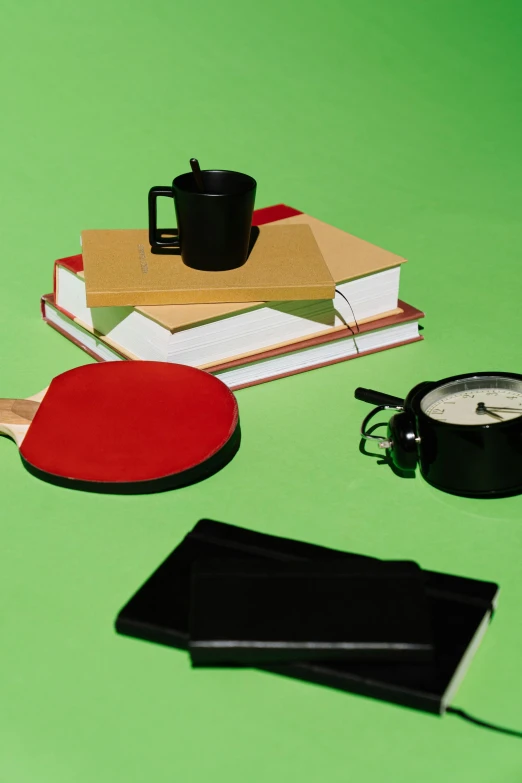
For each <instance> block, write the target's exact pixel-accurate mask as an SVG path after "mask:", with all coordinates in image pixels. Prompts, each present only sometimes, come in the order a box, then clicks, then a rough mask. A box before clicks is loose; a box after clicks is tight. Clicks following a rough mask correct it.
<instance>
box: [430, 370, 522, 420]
mask: <svg viewBox="0 0 522 783" xmlns="http://www.w3.org/2000/svg"><path fill="white" fill-rule="evenodd" d="M420 407H421V410H422V411H423V412H424V413H425V414H426V415H427V416H429V417H430V418H431V419H435V420H437V421H444V422H447V423H448V424H463V425H470V424H500V423H501V422H503V421H509V420H510V419H515V418H517V417H518V416H522V381H519V380H515V379H514V378H504V377H503V376H501V375H482V376H480V377H476V378H473V377H471V378H462V379H461V380H456V381H451V382H450V383H446V384H444V385H443V386H439V387H437V388H436V389H433V390H432V391H430V392H428V394H426V396H425V397H423V398H422V400H421V403H420Z"/></svg>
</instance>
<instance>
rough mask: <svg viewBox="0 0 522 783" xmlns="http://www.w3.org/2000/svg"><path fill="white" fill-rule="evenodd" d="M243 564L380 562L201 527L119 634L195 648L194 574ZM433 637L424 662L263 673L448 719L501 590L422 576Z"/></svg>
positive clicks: (295, 666)
mask: <svg viewBox="0 0 522 783" xmlns="http://www.w3.org/2000/svg"><path fill="white" fill-rule="evenodd" d="M207 558H208V559H227V558H241V559H245V560H247V559H248V560H250V559H252V560H253V561H256V560H257V561H258V562H266V561H267V560H269V561H277V562H279V563H284V562H297V563H299V562H303V561H317V560H331V561H333V560H337V559H339V558H341V559H342V560H343V562H345V563H346V564H347V565H348V564H350V565H352V564H353V565H355V566H359V565H362V564H363V563H367V564H372V563H373V564H375V563H378V562H382V561H378V560H377V559H375V558H370V557H367V556H364V555H357V554H353V553H349V552H340V551H338V550H334V549H329V548H326V547H322V546H318V545H316V544H309V543H306V542H302V541H294V540H291V539H286V538H281V537H279V536H273V535H267V534H264V533H258V532H256V531H253V530H247V529H244V528H240V527H236V526H233V525H228V524H224V523H221V522H216V521H213V520H209V519H204V520H200V521H199V522H198V523H197V524H196V526H195V527H194V528H193V530H192V531H191V532H190V533H189V534H188V535H187V536H186V537H185V538H184V540H183V541H182V542H181V544H179V546H177V547H176V549H175V550H174V551H173V552H172V553H171V554H170V555H169V557H167V559H166V560H165V561H164V562H163V563H162V564H161V565H160V566H159V568H158V569H157V570H156V571H155V572H154V573H153V574H152V576H150V577H149V578H148V579H147V580H146V582H145V583H144V584H143V585H142V587H140V588H139V589H138V591H137V592H136V594H135V595H134V596H133V597H132V598H131V599H130V600H129V602H128V603H127V604H126V605H125V606H124V607H123V609H122V610H121V611H120V612H119V614H118V616H117V618H116V630H117V631H118V633H121V634H126V635H128V636H133V637H137V638H140V639H146V640H148V641H150V642H157V643H159V644H166V645H169V646H171V647H177V648H180V649H183V650H186V649H188V647H189V643H190V636H189V623H190V603H191V596H190V593H191V569H192V567H193V565H194V564H195V563H196V562H197V561H198V560H203V559H207ZM424 578H425V588H426V595H427V599H428V603H429V612H430V617H431V624H432V630H433V645H434V655H433V660H431V661H426V662H408V663H400V662H396V661H395V662H393V663H389V662H364V663H362V662H361V663H356V662H346V661H343V662H341V661H328V662H323V661H321V662H319V661H308V662H299V663H272V664H265V665H263V666H262V667H261V666H259V668H263V669H264V670H266V671H271V672H274V673H277V674H280V675H284V676H286V677H294V678H297V679H301V680H307V681H310V682H314V683H318V684H321V685H326V686H329V687H333V688H338V689H341V690H345V691H349V692H352V693H357V694H361V695H365V696H370V697H373V698H377V699H383V700H386V701H390V702H394V703H396V704H401V705H403V706H406V707H411V708H414V709H419V710H424V711H427V712H432V713H436V714H443V713H444V712H445V711H446V709H447V708H448V707H449V706H450V705H451V702H452V699H453V697H454V694H455V692H456V690H457V688H458V686H459V684H460V682H461V680H462V678H463V676H464V674H465V673H466V671H467V670H468V668H469V666H470V664H471V661H472V658H473V656H474V654H475V653H476V651H477V649H478V647H479V645H480V642H481V640H482V638H483V636H484V634H485V632H486V630H487V628H488V625H489V622H490V619H491V616H492V613H493V610H494V608H495V606H496V602H497V596H498V590H499V588H498V585H497V584H495V583H492V582H485V581H482V580H478V579H469V578H466V577H459V576H453V575H450V574H444V573H439V572H436V571H427V570H424Z"/></svg>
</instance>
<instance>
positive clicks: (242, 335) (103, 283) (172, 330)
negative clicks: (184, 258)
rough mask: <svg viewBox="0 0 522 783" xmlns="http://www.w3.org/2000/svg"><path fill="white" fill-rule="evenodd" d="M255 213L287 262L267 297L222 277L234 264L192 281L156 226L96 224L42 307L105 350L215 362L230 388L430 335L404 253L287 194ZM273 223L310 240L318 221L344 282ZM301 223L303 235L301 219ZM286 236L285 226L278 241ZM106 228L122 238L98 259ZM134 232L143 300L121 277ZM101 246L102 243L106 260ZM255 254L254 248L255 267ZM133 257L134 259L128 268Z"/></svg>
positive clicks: (204, 364)
mask: <svg viewBox="0 0 522 783" xmlns="http://www.w3.org/2000/svg"><path fill="white" fill-rule="evenodd" d="M253 225H254V226H255V227H258V228H257V229H256V230H257V231H258V233H259V231H261V233H259V237H258V240H257V242H256V246H255V249H256V253H257V256H256V257H261V256H260V254H262V252H265V257H269V258H271V259H272V262H273V264H272V265H273V267H274V268H275V269H277V268H279V267H280V268H281V275H280V278H281V279H280V280H279V281H278V283H277V284H276V285H273V286H272V287H271V288H270V298H269V301H267V299H268V297H266V296H265V297H263V298H264V301H261V297H260V301H240V299H241V296H242V294H243V295H245V294H244V291H245V290H246V288H245V289H243V288H241V286H239V287H237V286H236V287H234V286H232V285H228V287H227V286H225V287H223V286H221V288H220V287H219V285H218V283H216V282H215V281H216V280H223V279H224V278H223V277H221V278H219V275H224V274H225V275H229V274H230V273H228V272H227V273H207V272H205V273H197V274H199V275H205V276H206V277H205V278H204V279H205V280H209V281H210V282H211V283H212V287H213V290H212V292H211V294H210V296H209V293H208V291H206V290H204V289H202V288H201V287H198V286H192V288H190V281H189V282H188V283H187V282H186V281H183V280H181V278H180V270H182V269H183V267H182V266H180V265H178V266H177V267H176V266H173V265H172V264H171V263H170V262H169V260H168V257H166V256H161V255H160V256H157V257H153V256H151V255H150V248H149V247H148V242H147V232H146V231H123V230H122V231H119V232H108V231H105V232H103V231H99V232H94V231H93V232H84V234H83V235H82V249H83V254H82V255H75V256H72V257H69V258H62V259H60V260H58V261H56V263H55V269H54V290H53V293H52V294H47V295H45V296H43V297H42V301H41V306H42V316H43V318H44V320H45V321H46V322H47V323H48V324H49V325H50V326H52V327H53V328H54V329H56V330H57V331H58V332H60V333H61V334H62V335H64V336H65V337H67V338H68V339H69V340H71V341H72V342H74V343H75V344H77V345H78V346H80V347H81V348H82V349H83V350H84V351H86V352H87V353H88V354H89V355H90V356H92V357H93V358H95V359H97V360H99V361H114V360H116V361H117V360H149V361H166V362H177V363H180V364H187V365H190V366H193V367H199V368H201V369H204V370H207V371H208V372H211V373H212V374H214V375H216V376H218V377H219V378H220V379H221V380H222V381H224V382H225V383H226V384H227V386H229V388H231V389H241V388H244V387H247V386H252V385H255V384H258V383H264V382H266V381H270V380H275V379H277V378H282V377H285V376H288V375H293V374H296V373H300V372H305V371H307V370H311V369H314V368H317V367H323V366H326V365H330V364H334V363H336V362H341V361H345V360H347V359H352V358H357V357H359V356H364V355H366V354H369V353H374V352H376V351H382V350H385V349H387V348H393V347H397V346H400V345H405V344H407V343H412V342H415V341H418V340H420V339H422V338H421V336H420V334H419V320H420V319H421V318H422V317H423V315H424V314H423V313H422V312H421V311H420V310H418V309H416V308H414V307H412V306H411V305H409V304H406V303H405V302H403V301H402V300H400V299H399V280H400V270H401V266H402V264H403V263H404V259H403V258H401V257H400V256H397V255H395V254H393V253H390V252H388V251H386V250H383V249H382V248H379V247H376V246H375V245H372V244H370V243H369V242H365V241H364V240H362V239H359V238H357V237H354V236H352V235H351V234H348V233H346V232H344V231H341V230H340V229H338V228H334V227H333V226H330V225H328V224H326V223H324V222H321V221H319V220H317V219H315V218H313V217H310V216H309V215H306V214H304V213H302V212H299V211H298V210H296V209H293V208H291V207H288V206H286V205H283V204H280V205H276V206H274V207H266V208H264V209H259V210H256V211H255V212H254V220H253ZM270 226H278V227H282V226H288V227H291V226H301V227H302V228H301V229H299V239H300V240H307V232H308V233H309V234H310V237H311V238H312V241H313V242H314V245H315V243H316V245H315V246H316V247H317V248H318V250H319V253H320V256H322V259H324V262H325V263H326V267H327V270H329V273H330V275H331V279H333V285H331V286H329V285H328V280H327V279H322V278H321V275H320V274H319V273H317V274H316V275H315V277H314V275H310V274H309V275H308V277H307V272H310V270H315V271H317V270H316V269H315V267H314V266H313V265H314V263H316V261H317V259H316V257H315V256H314V253H313V246H312V252H309V251H310V247H311V246H310V242H308V241H305V242H302V244H301V246H300V248H297V251H298V252H297V254H296V248H294V256H295V258H294V265H293V267H292V266H291V265H289V264H286V265H283V264H279V261H278V259H277V256H276V255H275V254H276V246H275V244H274V243H272V245H271V244H270V243H271V234H270V231H271V229H269V228H268V227H270ZM305 226H306V227H308V229H307V230H306V231H305V230H304V227H305ZM259 227H263V228H259ZM264 227H266V228H264ZM293 231H294V234H293V235H292V236H294V237H297V233H298V230H297V229H293ZM272 233H274V232H272ZM283 233H284V232H283ZM287 233H291V232H290V228H289V229H288V231H287ZM281 236H282V232H281V231H279V233H278V242H279V240H280V238H281ZM287 239H288V237H287ZM101 240H103V242H104V243H105V244H102V247H106V248H107V247H109V248H110V242H111V241H114V246H113V250H111V251H110V252H108V254H107V257H106V258H102V259H101V261H102V263H98V264H96V263H95V260H96V259H95V253H94V250H95V248H94V245H95V244H96V241H98V245H99V242H100V241H101ZM127 240H129V241H132V243H133V245H135V246H136V247H138V249H139V248H141V252H140V253H139V264H136V265H135V266H136V267H137V268H138V266H139V267H140V270H139V273H140V275H141V276H140V281H141V282H140V285H141V289H140V290H139V286H138V287H137V288H135V292H134V295H133V296H134V298H133V299H131V301H132V304H123V303H122V302H126V301H127V302H128V301H129V298H128V296H129V295H128V291H129V289H130V288H132V280H130V278H129V282H127V281H125V286H122V284H121V281H122V279H123V278H122V275H123V274H124V272H123V271H122V270H123V268H122V266H121V264H120V261H121V259H118V258H116V255H118V253H119V254H120V255H122V254H123V256H124V255H125V252H126V250H125V244H126V242H127ZM278 247H279V250H280V248H281V244H280V242H279V245H278ZM114 248H115V249H114ZM98 251H99V248H98ZM87 253H89V254H90V255H89V258H88V262H89V263H88V264H87V263H86V260H87ZM267 253H268V256H266V254H267ZM99 256H100V253H99V252H98V260H99ZM123 256H122V257H123ZM165 259H167V260H165ZM249 263H250V258H249V261H248V262H247V264H246V265H245V267H246V266H248V264H249ZM162 264H163V266H162ZM179 264H181V262H179ZM251 266H252V265H251ZM283 267H284V268H283ZM318 268H319V267H318ZM130 269H131V265H130V264H128V265H127V267H125V270H127V271H128V270H130ZM172 269H174V270H177V272H176V273H175V274H174V273H172V274H171V277H172V278H173V279H170V280H167V281H166V283H165V281H164V280H161V281H160V283H161V284H156V283H154V280H155V275H156V271H157V270H160V272H158V274H157V275H156V276H158V275H163V277H165V278H166V277H168V274H167V271H168V270H172ZM289 269H290V272H291V274H290V278H289V275H288V270H289ZM254 271H255V270H254ZM319 271H320V270H319ZM86 272H87V274H86ZM283 272H286V277H285V274H284V273H283ZM210 276H213V277H210ZM323 277H324V276H323ZM312 278H313V280H312ZM199 279H202V278H201V277H200V278H199ZM310 280H312V283H314V284H311V283H310ZM143 281H144V282H143ZM147 286H148V289H147ZM256 286H257V287H256ZM123 289H125V290H123ZM142 289H147V290H145V294H144V301H147V302H149V304H140V296H142V295H143V290H142ZM140 291H141V293H140ZM256 291H260V292H262V291H266V287H265V288H263V285H262V284H260V283H259V281H258V280H257V279H256V276H255V274H254V275H253V276H252V279H251V285H250V286H249V291H248V294H249V298H250V299H252V298H253V297H254V296H255V292H256ZM332 295H333V298H332ZM307 297H309V298H307ZM312 297H313V298H312ZM318 297H322V298H318ZM325 297H326V298H325ZM245 298H246V296H245ZM166 301H168V302H169V304H165V303H162V302H166ZM208 301H211V302H212V303H207V302H208ZM150 302H153V303H152V304H151V303H150ZM156 302H157V303H156Z"/></svg>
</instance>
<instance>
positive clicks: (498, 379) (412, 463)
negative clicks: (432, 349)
mask: <svg viewBox="0 0 522 783" xmlns="http://www.w3.org/2000/svg"><path fill="white" fill-rule="evenodd" d="M355 397H356V398H357V399H358V400H363V401H364V402H370V403H372V404H374V405H376V406H377V407H376V408H374V409H373V410H372V411H371V412H370V413H369V414H368V415H367V416H366V418H365V419H364V421H363V423H362V427H361V436H362V437H363V438H364V439H366V440H372V441H377V442H378V445H379V447H380V448H382V449H386V452H387V454H388V457H389V458H390V459H391V461H392V462H393V464H394V465H395V466H396V467H398V468H400V469H401V470H409V471H412V470H415V469H416V467H417V466H418V467H419V469H420V473H421V475H422V476H423V478H424V479H425V480H426V481H427V482H428V483H429V484H432V485H433V486H434V487H437V489H441V490H443V491H444V492H451V493H453V494H455V495H464V496H467V497H502V496H506V495H516V494H519V493H521V492H522V375H517V374H515V373H507V372H477V373H468V374H465V375H453V376H451V377H450V378H443V379H442V380H440V381H424V382H423V383H419V384H418V385H417V386H415V387H414V388H413V389H412V390H411V391H410V392H409V393H408V395H407V396H406V398H405V399H404V400H402V399H400V398H399V397H392V396H390V395H388V394H382V393H381V392H376V391H373V390H371V389H361V388H359V389H356V390H355ZM382 410H393V411H396V413H394V415H393V416H392V417H391V418H390V420H389V422H388V432H387V435H386V437H383V436H381V435H374V434H372V433H371V432H369V431H368V427H369V424H370V421H371V420H372V419H373V417H374V416H375V414H376V413H378V412H379V411H382Z"/></svg>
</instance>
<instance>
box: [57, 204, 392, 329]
mask: <svg viewBox="0 0 522 783" xmlns="http://www.w3.org/2000/svg"><path fill="white" fill-rule="evenodd" d="M294 219H295V220H296V221H299V222H301V223H305V224H307V225H309V226H310V227H311V228H312V231H313V232H314V236H315V238H316V241H317V243H318V245H319V249H320V251H321V253H322V255H323V258H324V260H325V261H326V264H327V266H328V268H329V270H330V273H331V274H332V277H333V279H334V282H335V283H343V282H345V281H347V280H350V279H352V277H364V276H365V275H371V274H374V273H376V272H379V271H382V270H384V269H389V268H392V267H396V266H399V265H400V264H403V263H404V262H405V259H404V258H402V257H401V256H398V255H395V254H394V253H390V252H389V251H387V250H383V249H382V248H380V247H377V246H376V245H372V244H371V243H370V242H366V241H365V240H363V239H359V238H358V237H354V236H352V235H351V234H348V232H346V231H343V230H341V229H339V228H336V227H334V226H331V225H329V224H328V223H324V222H322V221H320V220H317V219H316V218H313V217H311V216H310V215H306V214H305V213H303V212H300V211H299V210H296V209H294V208H293V207H289V206H287V205H286V204H277V205H275V206H271V207H264V208H262V209H256V210H254V215H253V220H252V225H254V226H263V225H270V224H274V223H279V222H281V221H291V220H294ZM56 265H61V266H64V267H65V268H66V269H68V270H69V271H70V272H73V273H74V274H77V275H80V276H81V277H84V271H83V258H82V256H81V255H76V256H70V257H69V258H62V259H59V260H58V261H56V262H55V275H54V287H53V291H54V293H55V294H56ZM334 270H335V274H334ZM258 307H265V302H235V303H234V302H228V303H218V304H215V303H214V304H192V305H188V304H187V305H184V306H183V307H182V308H181V307H180V306H179V305H152V306H146V305H144V306H140V307H137V308H136V309H137V310H138V312H139V313H141V314H142V315H145V316H146V317H148V318H151V319H152V320H153V321H156V322H157V323H159V324H160V325H161V326H163V327H164V328H166V329H169V330H170V331H171V332H174V331H177V330H178V329H183V328H188V327H191V326H194V325H195V324H199V323H208V322H209V321H212V320H214V319H217V318H223V317H225V316H226V315H233V314H235V313H238V312H242V311H246V310H249V309H253V308H258Z"/></svg>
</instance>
